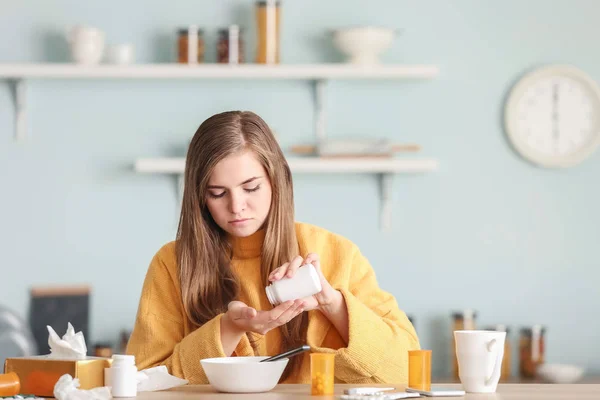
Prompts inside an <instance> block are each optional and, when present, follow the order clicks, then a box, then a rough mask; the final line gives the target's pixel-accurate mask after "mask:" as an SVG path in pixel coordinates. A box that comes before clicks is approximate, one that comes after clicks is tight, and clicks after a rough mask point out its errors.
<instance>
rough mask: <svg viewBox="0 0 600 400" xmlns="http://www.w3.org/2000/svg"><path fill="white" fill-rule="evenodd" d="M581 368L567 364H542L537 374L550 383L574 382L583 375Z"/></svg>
mask: <svg viewBox="0 0 600 400" xmlns="http://www.w3.org/2000/svg"><path fill="white" fill-rule="evenodd" d="M583 372H584V370H583V368H581V367H578V366H576V365H567V364H542V365H540V366H539V367H538V369H537V375H538V376H539V377H540V378H542V379H543V380H544V381H546V382H550V383H574V382H577V381H578V380H580V379H581V377H582V376H583Z"/></svg>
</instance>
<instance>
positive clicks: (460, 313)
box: [452, 310, 477, 319]
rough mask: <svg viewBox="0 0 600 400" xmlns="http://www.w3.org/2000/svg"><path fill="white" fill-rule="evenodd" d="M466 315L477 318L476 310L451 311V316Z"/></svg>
mask: <svg viewBox="0 0 600 400" xmlns="http://www.w3.org/2000/svg"><path fill="white" fill-rule="evenodd" d="M467 315H469V316H470V317H472V318H477V311H475V310H462V311H454V312H453V313H452V318H454V319H464V318H465V317H466V316H467Z"/></svg>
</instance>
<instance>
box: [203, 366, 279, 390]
mask: <svg viewBox="0 0 600 400" xmlns="http://www.w3.org/2000/svg"><path fill="white" fill-rule="evenodd" d="M265 358H267V357H218V358H205V359H204V360H200V364H202V368H203V369H204V373H206V377H207V378H208V382H209V383H210V384H211V385H212V386H213V387H214V388H215V389H217V390H218V391H219V392H227V393H260V392H268V391H269V390H271V389H273V388H274V387H275V385H277V383H278V382H279V378H281V374H282V373H283V370H284V369H285V366H286V365H287V363H288V359H287V358H283V359H281V360H277V361H269V362H264V363H261V362H259V361H260V360H263V359H265Z"/></svg>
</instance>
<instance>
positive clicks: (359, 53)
mask: <svg viewBox="0 0 600 400" xmlns="http://www.w3.org/2000/svg"><path fill="white" fill-rule="evenodd" d="M396 32H397V31H396V30H395V29H391V28H384V27H379V26H357V27H348V28H340V29H334V30H333V32H332V34H333V43H334V44H335V45H336V46H337V48H338V49H339V50H340V51H342V52H343V53H344V54H346V55H347V56H348V62H350V63H352V64H378V63H379V62H380V60H379V56H380V55H381V54H382V53H383V52H384V51H385V50H387V49H388V48H389V47H390V45H391V44H392V41H393V39H394V36H396Z"/></svg>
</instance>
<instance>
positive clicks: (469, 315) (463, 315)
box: [450, 309, 477, 379]
mask: <svg viewBox="0 0 600 400" xmlns="http://www.w3.org/2000/svg"><path fill="white" fill-rule="evenodd" d="M475 318H477V312H476V311H474V310H471V309H467V310H463V311H457V312H454V313H452V319H453V324H452V333H451V335H452V349H451V351H450V353H451V354H452V376H453V377H454V378H455V379H459V376H458V358H457V357H456V340H455V339H454V331H463V330H474V329H475Z"/></svg>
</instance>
